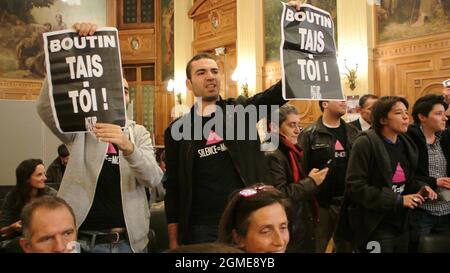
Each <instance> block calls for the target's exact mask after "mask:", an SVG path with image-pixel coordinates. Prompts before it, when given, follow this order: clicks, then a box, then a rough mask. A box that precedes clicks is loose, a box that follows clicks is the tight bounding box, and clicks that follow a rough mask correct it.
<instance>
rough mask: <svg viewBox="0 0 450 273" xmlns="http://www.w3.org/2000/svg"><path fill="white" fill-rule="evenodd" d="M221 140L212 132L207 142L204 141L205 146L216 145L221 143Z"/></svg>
mask: <svg viewBox="0 0 450 273" xmlns="http://www.w3.org/2000/svg"><path fill="white" fill-rule="evenodd" d="M222 141H223V139H222V138H221V137H220V136H219V135H218V134H217V133H216V132H214V131H213V130H211V131H210V132H209V136H208V140H207V141H206V146H209V145H213V144H217V143H220V142H222Z"/></svg>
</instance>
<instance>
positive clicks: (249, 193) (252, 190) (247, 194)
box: [239, 185, 274, 198]
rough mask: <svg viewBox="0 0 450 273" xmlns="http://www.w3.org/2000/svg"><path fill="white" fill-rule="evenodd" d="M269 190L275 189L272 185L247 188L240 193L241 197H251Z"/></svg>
mask: <svg viewBox="0 0 450 273" xmlns="http://www.w3.org/2000/svg"><path fill="white" fill-rule="evenodd" d="M269 189H274V187H273V186H271V185H255V186H253V187H251V188H245V189H243V190H241V191H240V192H239V195H240V196H242V197H245V198H246V197H251V196H254V195H255V194H257V193H258V192H260V191H265V190H269Z"/></svg>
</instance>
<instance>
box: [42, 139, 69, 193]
mask: <svg viewBox="0 0 450 273" xmlns="http://www.w3.org/2000/svg"><path fill="white" fill-rule="evenodd" d="M69 157H70V153H69V150H67V147H66V145H64V144H61V145H59V146H58V157H57V158H56V159H55V160H53V162H52V164H50V166H48V168H47V183H52V184H61V180H62V178H63V176H64V171H65V170H66V166H67V162H69Z"/></svg>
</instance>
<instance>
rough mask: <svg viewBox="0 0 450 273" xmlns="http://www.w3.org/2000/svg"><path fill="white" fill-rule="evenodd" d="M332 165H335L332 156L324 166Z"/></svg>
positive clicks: (329, 166)
mask: <svg viewBox="0 0 450 273" xmlns="http://www.w3.org/2000/svg"><path fill="white" fill-rule="evenodd" d="M331 165H333V159H332V158H330V159H328V161H327V162H326V163H325V166H324V167H323V168H331Z"/></svg>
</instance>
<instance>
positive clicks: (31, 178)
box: [0, 159, 56, 251]
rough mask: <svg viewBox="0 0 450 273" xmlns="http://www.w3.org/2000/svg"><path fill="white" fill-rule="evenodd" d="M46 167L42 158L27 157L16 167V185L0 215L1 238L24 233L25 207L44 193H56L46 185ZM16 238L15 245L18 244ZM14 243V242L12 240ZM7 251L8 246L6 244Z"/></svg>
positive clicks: (8, 238) (7, 197)
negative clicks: (22, 220)
mask: <svg viewBox="0 0 450 273" xmlns="http://www.w3.org/2000/svg"><path fill="white" fill-rule="evenodd" d="M46 180H47V177H46V176H45V167H44V164H43V163H42V160H40V159H27V160H25V161H22V163H20V164H19V166H18V167H17V168H16V186H15V187H14V188H13V189H11V190H10V191H9V192H8V193H7V194H6V197H5V200H4V201H3V206H2V213H1V215H0V235H1V240H12V239H13V238H16V239H17V240H18V235H20V234H21V233H22V223H21V221H20V213H21V212H22V209H23V207H24V206H25V205H26V204H27V203H29V202H30V201H32V200H33V199H36V198H38V197H40V196H43V195H56V191H55V190H54V189H52V188H50V187H48V186H46V185H45V182H46ZM17 240H14V244H13V245H17V244H16V243H17ZM10 243H12V242H10ZM6 248H7V251H8V247H7V246H6Z"/></svg>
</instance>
